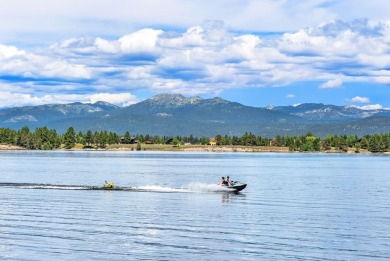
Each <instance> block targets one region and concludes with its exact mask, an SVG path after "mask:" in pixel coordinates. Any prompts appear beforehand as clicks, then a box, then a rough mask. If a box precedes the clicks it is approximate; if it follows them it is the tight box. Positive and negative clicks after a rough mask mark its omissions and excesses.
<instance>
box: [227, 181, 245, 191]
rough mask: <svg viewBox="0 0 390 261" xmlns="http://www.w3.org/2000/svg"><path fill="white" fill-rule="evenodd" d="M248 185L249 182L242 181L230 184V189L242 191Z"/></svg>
mask: <svg viewBox="0 0 390 261" xmlns="http://www.w3.org/2000/svg"><path fill="white" fill-rule="evenodd" d="M246 185H247V184H242V183H239V184H233V185H230V186H228V188H229V189H231V190H233V191H235V192H238V191H241V190H243V189H244V188H246Z"/></svg>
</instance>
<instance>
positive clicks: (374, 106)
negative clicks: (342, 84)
mask: <svg viewBox="0 0 390 261" xmlns="http://www.w3.org/2000/svg"><path fill="white" fill-rule="evenodd" d="M359 108H360V109H362V110H380V109H383V106H382V105H380V104H371V105H365V106H360V107H359Z"/></svg>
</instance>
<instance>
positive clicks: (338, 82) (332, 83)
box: [320, 78, 343, 89]
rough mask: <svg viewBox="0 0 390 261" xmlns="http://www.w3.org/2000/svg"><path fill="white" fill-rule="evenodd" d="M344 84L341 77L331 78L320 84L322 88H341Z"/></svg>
mask: <svg viewBox="0 0 390 261" xmlns="http://www.w3.org/2000/svg"><path fill="white" fill-rule="evenodd" d="M342 85H343V80H342V79H341V78H337V79H333V80H329V81H327V82H325V83H323V84H321V85H320V88H321V89H334V88H340V87H341V86H342Z"/></svg>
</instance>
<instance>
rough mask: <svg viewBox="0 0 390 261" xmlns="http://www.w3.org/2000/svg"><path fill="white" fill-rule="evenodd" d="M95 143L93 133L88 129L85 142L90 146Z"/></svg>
mask: <svg viewBox="0 0 390 261" xmlns="http://www.w3.org/2000/svg"><path fill="white" fill-rule="evenodd" d="M92 143H93V135H92V132H91V131H90V130H88V131H87V134H86V135H85V144H86V145H87V146H88V147H90V146H91V145H92Z"/></svg>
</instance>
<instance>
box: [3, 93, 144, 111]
mask: <svg viewBox="0 0 390 261" xmlns="http://www.w3.org/2000/svg"><path fill="white" fill-rule="evenodd" d="M98 101H105V102H109V103H111V104H115V105H118V106H128V105H131V104H134V103H137V102H139V100H138V98H137V97H136V96H134V95H133V94H131V93H95V94H48V95H43V96H37V95H33V94H29V93H20V92H11V91H1V90H0V107H5V108H7V107H18V106H27V105H42V104H53V103H60V104H66V103H72V102H83V103H95V102H98Z"/></svg>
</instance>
